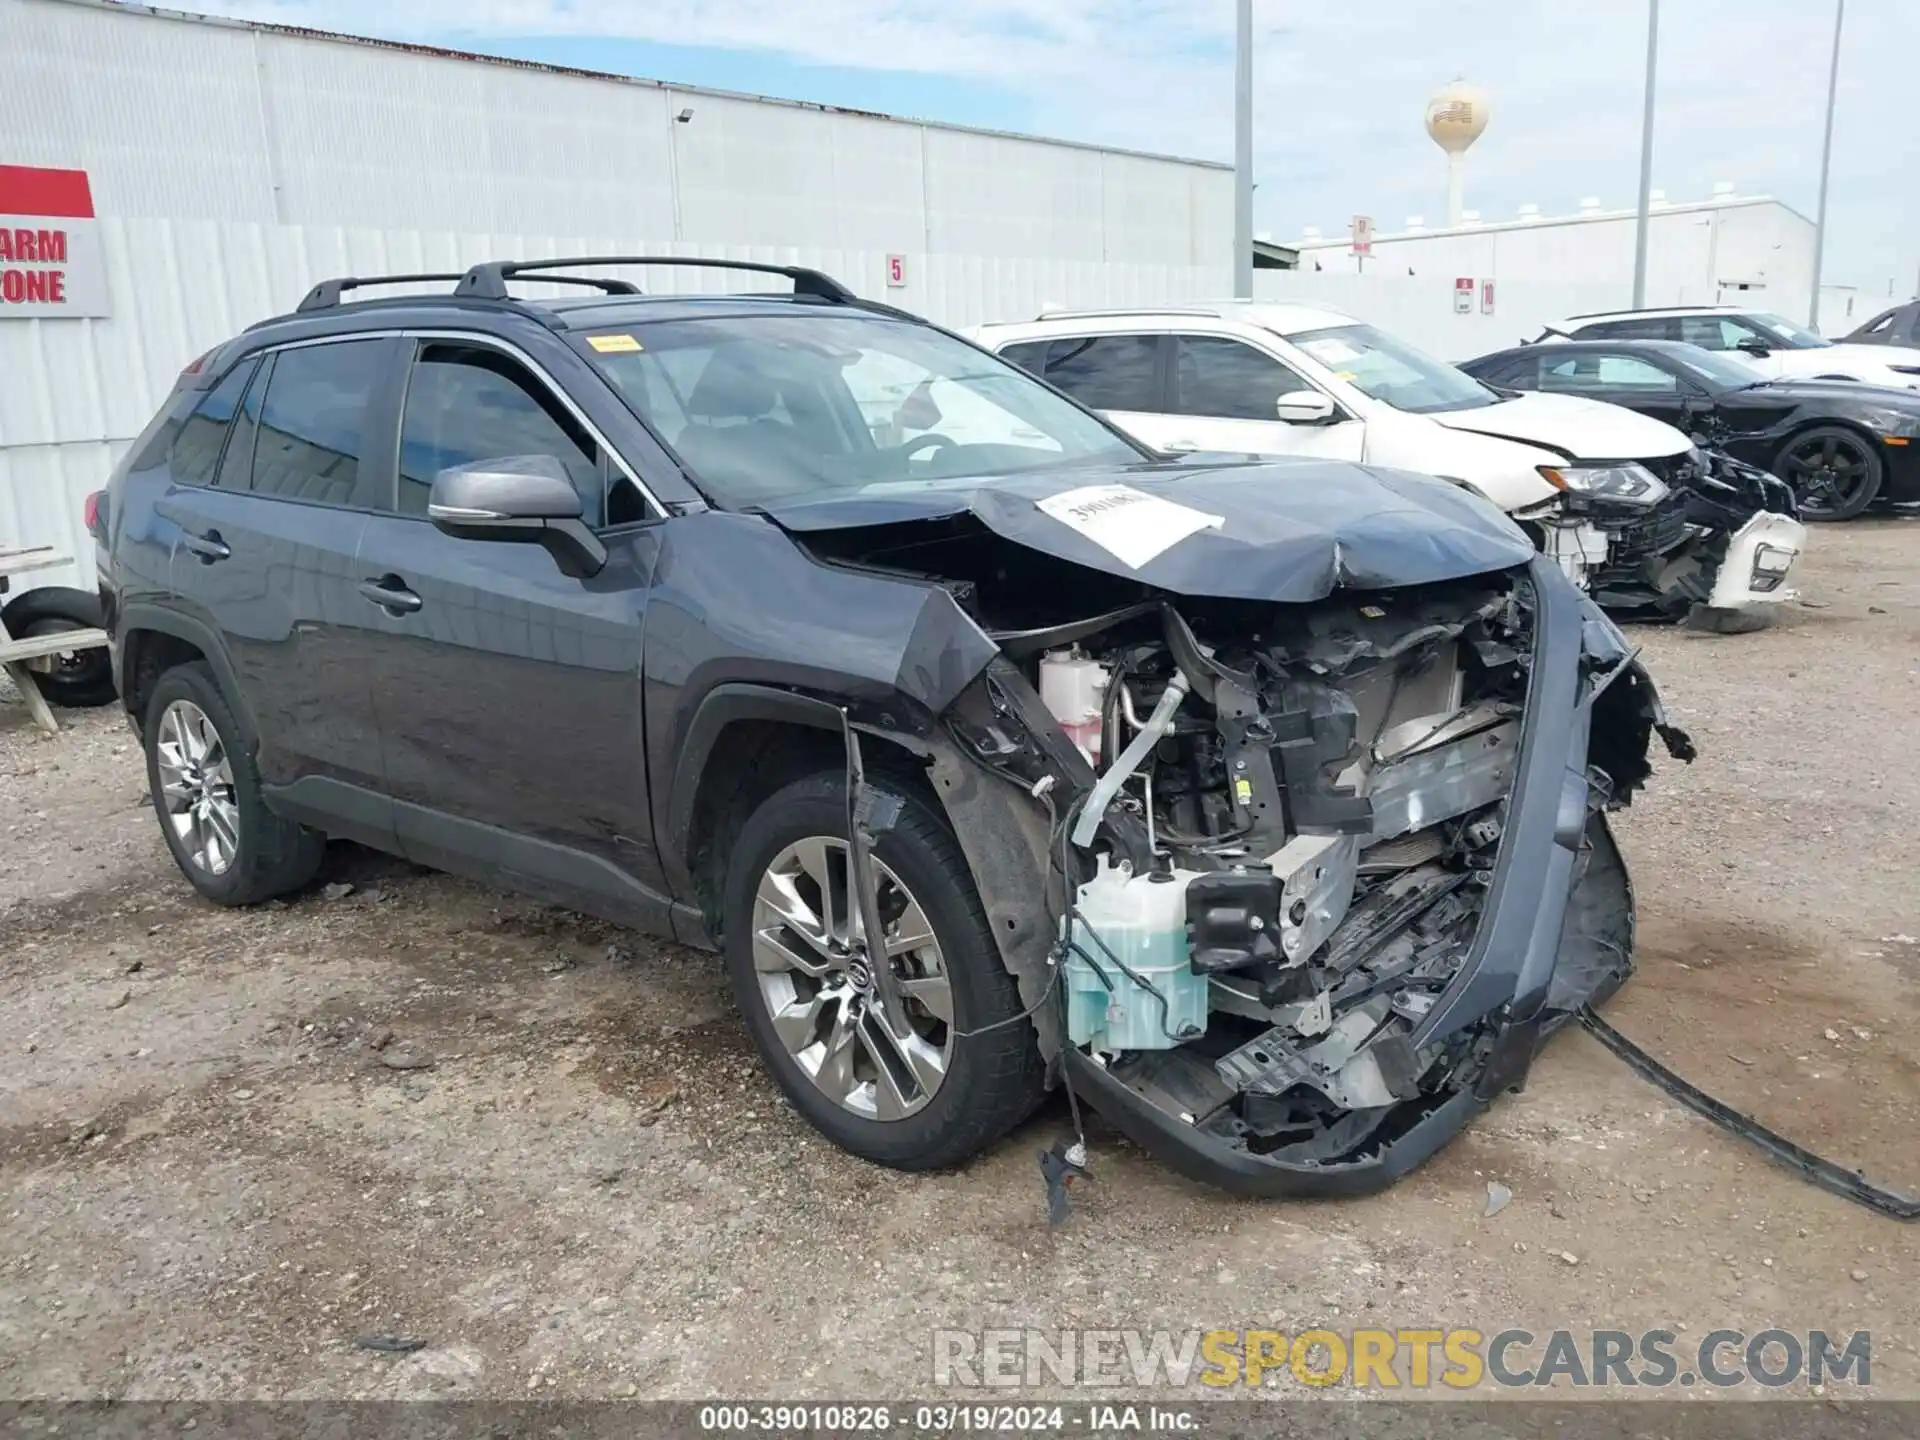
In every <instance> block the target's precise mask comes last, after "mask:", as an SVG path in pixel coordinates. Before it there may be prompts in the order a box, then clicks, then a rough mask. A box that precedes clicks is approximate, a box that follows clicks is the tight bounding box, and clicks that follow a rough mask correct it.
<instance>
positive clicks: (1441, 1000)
mask: <svg viewBox="0 0 1920 1440" xmlns="http://www.w3.org/2000/svg"><path fill="white" fill-rule="evenodd" d="M1374 601H1378V602H1379V603H1373V602H1374ZM1303 620H1304V622H1305V623H1304V625H1303V626H1299V627H1294V628H1293V633H1292V635H1291V636H1290V637H1289V638H1286V639H1282V638H1281V636H1282V634H1283V633H1285V631H1286V629H1287V628H1288V627H1286V626H1285V622H1283V621H1281V622H1276V623H1275V625H1274V628H1273V630H1272V631H1271V632H1270V633H1268V634H1264V635H1262V636H1260V637H1259V639H1258V640H1252V641H1251V643H1253V644H1256V645H1259V646H1260V647H1261V651H1260V652H1258V655H1257V656H1256V657H1249V656H1247V654H1246V652H1245V651H1243V650H1242V649H1241V646H1240V645H1236V644H1234V643H1233V642H1232V641H1230V640H1229V639H1228V638H1227V637H1226V636H1224V635H1222V634H1220V633H1218V632H1214V633H1211V634H1208V635H1206V636H1205V637H1204V638H1202V637H1201V635H1200V632H1199V631H1198V630H1197V629H1196V630H1195V632H1194V633H1195V638H1198V639H1200V644H1199V645H1197V646H1193V647H1191V648H1189V647H1188V646H1187V645H1186V644H1185V642H1184V640H1183V639H1182V638H1180V636H1179V623H1180V622H1179V621H1178V620H1175V621H1172V622H1170V634H1171V635H1172V636H1173V637H1174V638H1173V639H1172V641H1171V643H1170V645H1169V656H1168V658H1169V659H1171V660H1172V661H1173V663H1174V665H1175V666H1176V667H1177V670H1176V671H1175V672H1169V674H1168V676H1167V677H1166V678H1167V679H1168V680H1169V681H1173V680H1174V675H1175V674H1176V673H1179V672H1183V671H1185V670H1187V669H1188V668H1189V667H1191V669H1192V672H1193V673H1192V674H1191V675H1190V676H1189V677H1188V679H1189V688H1188V690H1187V692H1186V695H1185V697H1184V698H1183V699H1182V700H1181V702H1180V703H1179V704H1178V705H1177V706H1176V707H1175V708H1174V711H1173V714H1174V716H1175V717H1176V720H1175V724H1174V725H1173V726H1172V727H1170V728H1169V729H1168V730H1167V732H1166V733H1165V734H1164V735H1162V736H1160V737H1159V738H1157V739H1155V740H1154V742H1153V745H1152V747H1151V749H1152V753H1153V755H1154V757H1155V758H1154V761H1153V763H1152V765H1151V767H1150V768H1148V769H1147V770H1146V773H1145V775H1144V777H1142V778H1141V779H1140V780H1139V781H1138V782H1137V783H1135V782H1134V781H1132V780H1131V779H1130V781H1129V783H1128V784H1126V785H1123V786H1122V788H1121V790H1120V791H1119V792H1116V794H1117V795H1124V796H1131V795H1134V794H1137V795H1138V796H1139V803H1138V804H1137V805H1127V806H1123V807H1122V808H1121V810H1120V814H1119V817H1118V823H1117V824H1116V825H1115V826H1114V832H1113V834H1114V845H1113V849H1114V850H1115V851H1123V850H1125V849H1127V848H1128V846H1129V844H1131V845H1132V847H1133V850H1134V853H1133V855H1132V857H1131V858H1130V859H1129V858H1126V857H1125V856H1122V857H1121V858H1119V859H1115V858H1112V857H1111V856H1109V857H1108V858H1105V859H1102V860H1101V861H1100V862H1099V865H1098V870H1097V873H1096V874H1095V875H1094V878H1093V879H1092V880H1090V881H1087V882H1085V883H1083V884H1082V885H1081V887H1080V890H1079V900H1080V903H1079V904H1078V905H1077V906H1075V907H1074V909H1073V910H1072V911H1070V912H1069V914H1068V916H1067V922H1066V926H1065V929H1066V933H1067V936H1068V940H1067V944H1068V951H1067V955H1066V959H1065V962H1064V964H1065V971H1064V984H1065V987H1066V992H1067V1002H1068V1003H1067V1009H1066V1014H1067V1035H1066V1040H1067V1044H1066V1047H1065V1049H1064V1051H1063V1059H1064V1063H1065V1064H1066V1066H1067V1068H1068V1070H1069V1078H1070V1080H1071V1082H1072V1083H1073V1084H1074V1085H1075V1086H1076V1088H1078V1089H1079V1090H1080V1091H1081V1092H1082V1093H1083V1094H1085V1095H1087V1096H1089V1097H1090V1098H1091V1099H1092V1100H1093V1101H1094V1103H1095V1104H1096V1105H1097V1106H1098V1107H1099V1108H1100V1110H1101V1111H1102V1112H1103V1113H1104V1114H1106V1115H1107V1116H1108V1117H1109V1118H1110V1119H1111V1120H1112V1121H1113V1122H1114V1123H1115V1124H1117V1125H1118V1126H1119V1127H1120V1128H1121V1129H1122V1130H1123V1131H1125V1132H1126V1133H1127V1134H1128V1135H1129V1136H1131V1137H1132V1138H1133V1139H1134V1140H1135V1141H1137V1142H1138V1143H1140V1144H1141V1145H1143V1146H1145V1147H1147V1148H1148V1149H1150V1150H1152V1151H1154V1152H1155V1153H1156V1154H1159V1155H1160V1156H1162V1157H1163V1158H1164V1159H1165V1160H1166V1161H1167V1162H1168V1163H1170V1164H1172V1165H1174V1166H1175V1167H1176V1168H1178V1169H1180V1170H1182V1171H1183V1172H1185V1173H1187V1174H1190V1175H1192V1176H1194V1177H1195V1178H1199V1179H1203V1180H1206V1181H1209V1182H1211V1183H1215V1184H1219V1185H1222V1186H1225V1187H1227V1188H1231V1189H1235V1190H1242V1191H1247V1192H1251V1193H1261V1194H1290V1195H1334V1194H1358V1193H1364V1192H1367V1191H1371V1190H1375V1189H1378V1188H1380V1187H1382V1186H1384V1185H1386V1184H1388V1183H1390V1182H1391V1181H1393V1180H1394V1179H1396V1178H1398V1177H1399V1176H1401V1175H1403V1174H1405V1173H1406V1172H1407V1171H1408V1170H1410V1169H1412V1168H1413V1167H1414V1166H1416V1165H1418V1164H1419V1163H1420V1162H1422V1161H1423V1160H1425V1159H1426V1158H1427V1157H1428V1156H1429V1155H1431V1154H1432V1153H1433V1152H1434V1150H1436V1149H1437V1148H1438V1147H1439V1146H1440V1145H1441V1144H1443V1143H1444V1142H1445V1141H1446V1140H1447V1139H1449V1138H1450V1137H1451V1136H1452V1135H1453V1134H1455V1133H1456V1132H1457V1131H1458V1130H1459V1129H1460V1127H1461V1126H1462V1125H1464V1124H1465V1123H1466V1122H1467V1120H1468V1119H1469V1118H1470V1117H1471V1116H1472V1115H1473V1114H1474V1113H1476V1112H1477V1111H1478V1110H1479V1109H1480V1108H1481V1107H1482V1106H1484V1105H1485V1104H1486V1103H1487V1102H1488V1101H1489V1100H1491V1099H1492V1098H1493V1097H1494V1096H1495V1095H1497V1094H1498V1093H1500V1092H1501V1091H1502V1090H1506V1089H1511V1088H1513V1087H1515V1086H1517V1085H1518V1084H1520V1083H1521V1082H1522V1080H1523V1079H1524V1078H1525V1075H1526V1073H1527V1069H1528V1066H1529V1065H1530V1063H1531V1061H1532V1058H1533V1055H1534V1053H1535V1050H1536V1049H1537V1047H1538V1045H1539V1043H1540V1041H1541V1039H1542V1037H1543V1036H1544V1035H1545V1034H1546V1033H1548V1032H1549V1031H1550V1030H1551V1029H1553V1028H1554V1027H1555V1026H1556V1025H1558V1024H1560V1023H1561V1022H1563V1021H1564V1020H1565V1019H1566V1018H1567V1017H1568V1016H1570V1015H1572V1014H1573V1013H1574V1012H1576V1011H1577V1010H1578V1009H1579V1008H1580V1007H1581V1006H1582V1005H1584V1004H1586V1003H1588V1002H1589V1001H1592V1000H1594V999H1597V998H1602V997H1604V996H1605V995H1607V994H1609V993H1611V992H1612V990H1613V989H1614V988H1615V987H1617V986H1618V985H1619V984H1620V983H1621V982H1622V981H1623V980H1624V979H1625V978H1626V976H1627V974H1628V972H1629V971H1630V969H1631V966H1632V954H1633V923H1634V922H1633V903H1632V896H1631V892H1630V889H1629V886H1628V881H1627V874H1626V869H1625V866H1624V864H1623V863H1622V861H1621V858H1620V855H1619V852H1618V850H1617V849H1616V848H1615V846H1614V843H1613V839H1612V836H1611V834H1610V832H1609V830H1608V828H1607V824H1606V819H1605V812H1606V811H1607V809H1608V808H1610V807H1612V806H1614V805H1618V804H1622V803H1624V802H1625V801H1626V799H1627V798H1628V796H1629V795H1630V794H1631V792H1632V791H1633V789H1634V788H1636V787H1637V786H1638V785H1639V783H1640V782H1641V781H1642V780H1643V779H1644V777H1645V776H1646V774H1647V771H1648V743H1649V739H1650V737H1651V736H1653V735H1655V734H1660V735H1662V736H1664V737H1665V739H1666V742H1667V745H1668V748H1669V749H1670V750H1671V751H1672V752H1673V753H1675V754H1679V755H1690V754H1691V750H1690V746H1689V744H1688V742H1687V740H1686V737H1685V736H1684V735H1683V734H1681V733H1680V732H1679V731H1677V730H1674V729H1673V728H1672V727H1670V726H1668V725H1667V723H1666V721H1665V718H1664V716H1663V715H1662V714H1661V712H1660V708H1659V702H1658V699H1657V697H1656V696H1655V694H1654V691H1653V687H1652V684H1651V681H1650V680H1649V679H1648V678H1647V676H1646V674H1645V672H1644V671H1643V670H1642V669H1640V667H1639V666H1638V665H1637V664H1636V663H1635V662H1634V661H1633V660H1632V659H1631V658H1630V655H1629V652H1628V650H1627V648H1626V646H1625V645H1624V643H1623V642H1622V641H1621V639H1620V636H1619V633H1618V631H1617V630H1616V629H1615V628H1614V627H1613V625H1612V624H1611V622H1609V621H1608V620H1606V619H1605V617H1604V616H1603V615H1602V614H1601V613H1600V612H1599V611H1598V609H1597V608H1596V607H1595V606H1594V605H1593V604H1592V603H1591V602H1590V601H1589V600H1587V599H1586V598H1585V597H1583V596H1580V595H1579V594H1578V593H1577V592H1575V591H1574V590H1573V589H1572V588H1571V586H1569V585H1568V584H1567V583H1566V582H1565V581H1564V579H1563V577H1561V576H1560V575H1559V574H1558V572H1557V570H1556V569H1555V568H1554V567H1553V566H1552V565H1551V564H1550V562H1548V561H1546V560H1544V559H1542V560H1538V561H1536V562H1534V563H1533V564H1532V565H1531V566H1529V567H1528V568H1527V569H1526V570H1525V571H1523V572H1521V573H1520V574H1518V575H1516V576H1514V577H1512V578H1511V580H1510V582H1509V583H1508V584H1507V585H1506V586H1500V585H1494V586H1489V587H1483V588H1474V587H1469V588H1467V589H1460V590H1454V589H1449V590H1447V591H1445V592H1443V593H1435V594H1431V595H1416V596H1405V597H1392V598H1387V597H1353V599H1352V600H1351V601H1350V602H1349V604H1348V605H1347V607H1345V610H1344V613H1343V612H1342V611H1340V610H1336V609H1329V610H1327V611H1325V612H1321V613H1317V614H1314V615H1310V616H1306V617H1303ZM1247 638H1248V640H1251V637H1247ZM1242 643H1243V644H1244V643H1247V642H1246V641H1243V642H1242ZM1243 658H1252V659H1253V663H1252V664H1250V665H1248V666H1247V667H1245V668H1241V667H1239V666H1237V665H1236V663H1235V662H1236V661H1237V660H1241V659H1243ZM1122 663H1123V664H1124V665H1125V667H1126V668H1125V669H1124V671H1123V672H1121V673H1118V674H1117V675H1116V678H1115V681H1114V684H1115V685H1117V686H1118V687H1120V692H1121V699H1120V701H1119V703H1118V705H1117V706H1116V707H1115V708H1114V713H1115V714H1116V715H1117V716H1119V717H1120V723H1121V724H1122V725H1123V726H1124V725H1126V723H1127V722H1126V719H1125V717H1126V715H1127V713H1128V712H1129V711H1131V712H1132V714H1133V715H1134V716H1135V717H1137V718H1140V719H1142V720H1143V721H1145V723H1146V724H1147V725H1149V726H1151V725H1152V723H1153V722H1152V718H1151V716H1149V715H1147V714H1143V712H1144V711H1146V710H1147V708H1148V693H1149V692H1151V691H1152V690H1153V687H1154V684H1155V680H1156V679H1157V678H1159V677H1157V676H1156V675H1155V674H1154V666H1155V664H1156V662H1155V661H1154V660H1152V659H1149V658H1146V656H1145V655H1144V654H1142V655H1141V657H1140V658H1138V659H1134V660H1131V661H1124V662H1122ZM1249 676H1251V677H1254V683H1253V684H1252V685H1251V686H1246V687H1244V693H1240V694H1236V686H1239V685H1240V684H1241V681H1242V679H1243V678H1244V677H1249ZM1174 683H1177V681H1174ZM1159 693H1160V695H1161V696H1163V697H1164V695H1165V694H1166V690H1165V688H1162V689H1161V690H1160V692H1159ZM1248 694H1250V695H1252V696H1253V697H1254V698H1253V703H1252V705H1251V706H1249V705H1248V704H1247V703H1245V702H1246V696H1247V695H1248ZM1189 705H1191V706H1192V709H1191V710H1189V708H1188V707H1189ZM1161 710H1162V705H1161V704H1160V703H1155V704H1153V706H1152V715H1154V716H1157V715H1159V714H1160V713H1161ZM1209 711H1210V712H1211V713H1209ZM1181 716H1185V726H1186V728H1185V729H1184V730H1183V729H1182V728H1181V725H1180V721H1179V717H1181ZM1183 737H1184V738H1183ZM1189 743H1191V744H1192V745H1193V747H1194V749H1195V750H1196V751H1197V752H1199V753H1200V754H1202V755H1206V756H1210V757H1212V758H1211V759H1210V760H1209V761H1207V762H1203V763H1196V759H1195V757H1194V756H1191V755H1184V754H1182V753H1181V752H1182V751H1183V750H1185V749H1186V747H1187V745H1188V744H1189ZM1107 748H1108V749H1109V750H1111V749H1112V748H1113V747H1112V746H1111V744H1109V745H1108V746H1107ZM1269 762H1271V767H1272V768H1271V770H1270V771H1269V770H1268V768H1267V767H1268V763H1269ZM1206 763H1213V764H1217V765H1219V766H1220V767H1221V773H1222V775H1223V777H1224V780H1225V788H1224V793H1215V792H1212V791H1210V790H1209V788H1208V787H1207V785H1206V783H1205V775H1204V771H1205V764H1206ZM1105 773H1107V774H1112V773H1113V769H1112V766H1111V765H1109V767H1108V769H1107V770H1106V772H1105ZM1243 778H1244V780H1245V783H1244V784H1243ZM1149 795H1151V798H1148V797H1149ZM1096 796H1097V792H1096ZM1095 803H1097V799H1096V801H1095ZM1086 814H1087V812H1086V810H1085V809H1084V808H1082V809H1081V810H1080V811H1079V813H1078V814H1077V815H1076V816H1074V817H1073V818H1072V822H1071V823H1069V824H1068V825H1067V827H1066V828H1067V839H1068V843H1069V844H1077V843H1079V842H1080V840H1081V838H1082V836H1083V835H1084V834H1085V832H1086V829H1087V826H1086V823H1085V822H1086ZM1107 814H1108V816H1109V817H1111V816H1112V815H1113V807H1112V806H1111V805H1110V806H1109V807H1108V812H1107ZM1150 820H1151V822H1152V823H1153V824H1154V826H1155V827H1156V830H1155V833H1154V834H1152V835H1151V836H1149V837H1146V839H1145V848H1144V849H1141V848H1140V845H1141V836H1140V834H1139V832H1140V831H1141V830H1143V829H1145V828H1146V827H1147V826H1148V824H1149V821H1150ZM1102 823H1103V824H1105V823H1106V819H1105V818H1103V821H1102ZM1129 831H1132V832H1133V838H1132V840H1131V841H1129V840H1128V839H1127V838H1126V836H1127V833H1128V832H1129ZM1096 848H1098V847H1097V844H1096ZM1129 869H1130V870H1131V874H1130V875H1128V876H1127V877H1126V878H1125V879H1115V878H1114V877H1115V876H1116V875H1117V874H1119V873H1120V872H1123V871H1126V870H1129ZM1129 885H1131V886H1135V887H1139V888H1140V890H1141V894H1142V896H1143V899H1144V903H1143V904H1142V905H1139V906H1134V905H1131V904H1129V903H1128V902H1127V900H1126V898H1125V895H1124V891H1125V889H1126V887H1127V886H1129ZM1173 887H1180V888H1182V889H1184V892H1185V898H1184V906H1183V907H1182V913H1181V917H1180V918H1181V919H1182V921H1183V927H1182V928H1183V936H1182V938H1183V939H1184V940H1185V941H1186V942H1187V943H1186V945H1185V946H1184V947H1178V948H1181V949H1183V950H1184V958H1185V959H1186V962H1187V964H1188V965H1190V967H1191V969H1192V971H1193V972H1194V973H1195V975H1197V976H1199V977H1202V978H1201V981H1200V983H1201V984H1202V985H1203V986H1204V991H1205V999H1204V1006H1203V1007H1201V1008H1196V1006H1195V1004H1194V1001H1193V994H1192V990H1191V985H1190V982H1189V981H1188V980H1187V978H1186V976H1185V974H1184V972H1181V971H1179V970H1178V968H1177V967H1169V968H1167V969H1165V970H1164V971H1163V970H1160V969H1156V968H1155V965H1154V961H1155V960H1156V958H1157V955H1156V951H1155V946H1154V934H1155V927H1156V924H1157V923H1158V920H1157V917H1159V916H1161V915H1163V914H1164V913H1165V911H1166V906H1165V904H1164V903H1163V902H1162V901H1161V900H1160V896H1159V892H1164V891H1166V890H1168V889H1170V888H1173ZM1089 976H1091V977H1092V978H1091V981H1089V979H1088V977H1089ZM1089 991H1091V992H1092V1003H1091V1004H1088V1003H1086V1001H1085V1000H1084V998H1083V997H1084V996H1085V995H1086V993H1087V992H1089ZM1156 991H1159V992H1162V993H1159V994H1156V993H1155V992H1156ZM1156 1032H1157V1033H1156Z"/></svg>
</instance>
